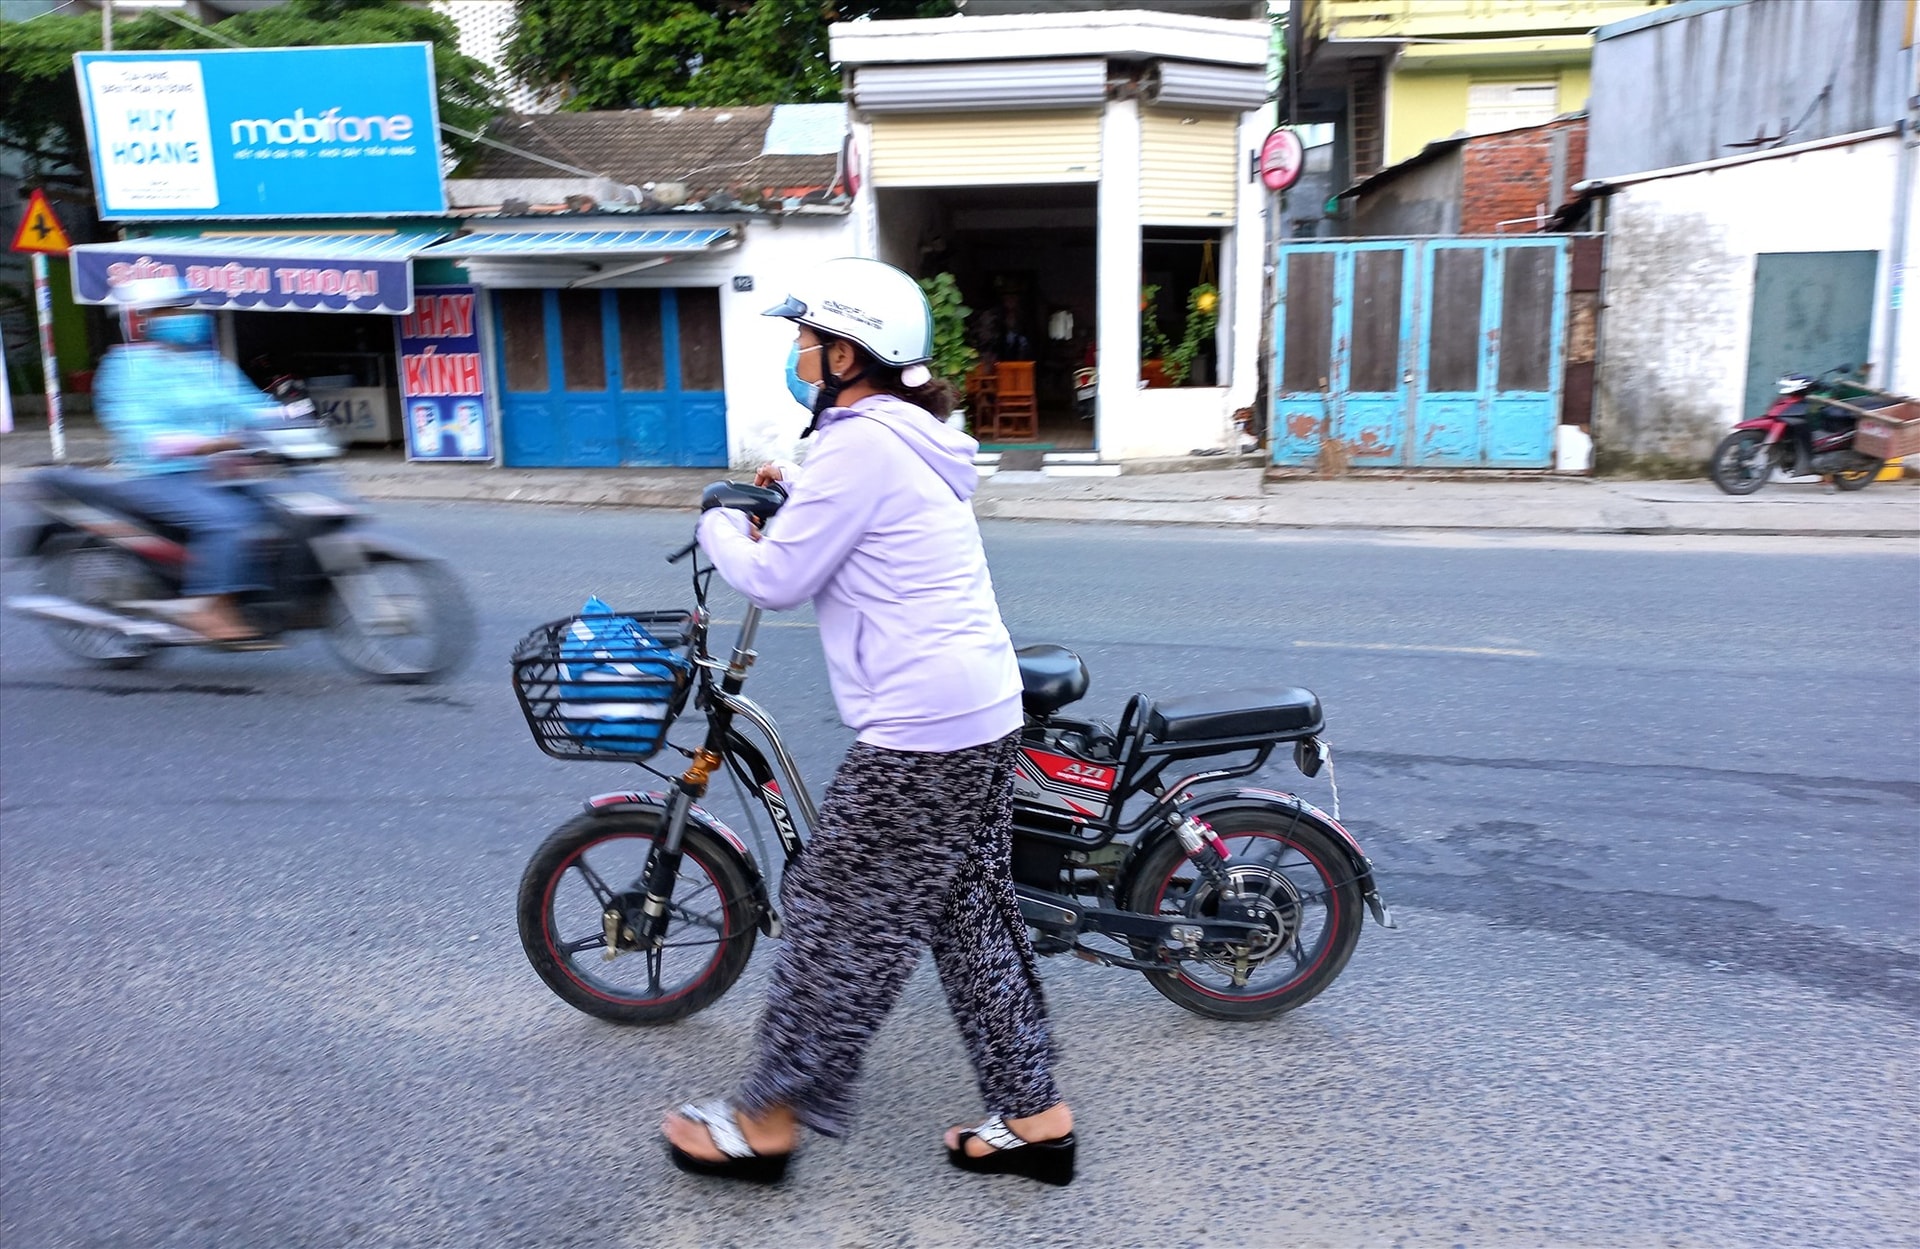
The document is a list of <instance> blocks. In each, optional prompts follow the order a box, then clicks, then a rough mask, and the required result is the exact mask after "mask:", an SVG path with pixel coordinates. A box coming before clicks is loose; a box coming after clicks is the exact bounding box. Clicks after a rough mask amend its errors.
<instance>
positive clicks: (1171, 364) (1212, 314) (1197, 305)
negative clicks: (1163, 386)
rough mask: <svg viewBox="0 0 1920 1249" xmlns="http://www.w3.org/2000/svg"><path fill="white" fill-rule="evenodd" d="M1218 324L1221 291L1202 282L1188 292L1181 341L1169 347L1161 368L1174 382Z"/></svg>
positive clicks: (1190, 366) (1183, 376)
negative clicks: (1184, 326)
mask: <svg viewBox="0 0 1920 1249" xmlns="http://www.w3.org/2000/svg"><path fill="white" fill-rule="evenodd" d="M1219 324H1220V292H1219V291H1218V290H1217V289H1215V287H1214V286H1213V284H1212V283H1210V282H1202V283H1200V284H1199V285H1198V286H1196V287H1194V288H1193V289H1192V290H1190V291H1188V292H1187V326H1186V329H1185V330H1184V331H1183V332H1182V333H1181V335H1180V345H1179V346H1177V347H1175V348H1174V349H1173V350H1171V351H1169V352H1168V353H1167V355H1166V359H1165V362H1164V363H1163V364H1162V365H1161V368H1162V369H1163V370H1164V371H1165V373H1166V375H1167V380H1168V381H1169V382H1170V383H1172V384H1173V385H1175V386H1179V385H1182V384H1184V383H1185V382H1186V380H1187V377H1188V376H1189V375H1190V374H1191V373H1192V372H1193V362H1194V361H1195V360H1197V359H1199V358H1200V353H1201V352H1203V351H1207V350H1209V349H1210V348H1211V347H1212V344H1213V335H1214V331H1215V329H1217V328H1218V327H1219Z"/></svg>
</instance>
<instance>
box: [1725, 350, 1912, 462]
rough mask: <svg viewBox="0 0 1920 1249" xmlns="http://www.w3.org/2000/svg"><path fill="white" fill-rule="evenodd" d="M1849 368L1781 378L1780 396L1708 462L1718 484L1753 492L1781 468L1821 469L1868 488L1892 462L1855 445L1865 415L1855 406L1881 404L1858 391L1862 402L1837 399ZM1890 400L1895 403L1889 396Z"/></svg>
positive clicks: (1743, 425) (1730, 436)
mask: <svg viewBox="0 0 1920 1249" xmlns="http://www.w3.org/2000/svg"><path fill="white" fill-rule="evenodd" d="M1848 371H1849V370H1848V369H1847V367H1846V366H1844V365H1843V366H1841V367H1840V368H1838V369H1834V370H1832V371H1830V372H1828V373H1826V374H1825V375H1823V376H1822V377H1818V378H1815V377H1809V376H1807V375H1806V374H1804V373H1789V374H1788V375H1787V376H1785V377H1783V378H1781V379H1780V380H1779V382H1778V383H1777V386H1776V390H1777V398H1775V399H1774V401H1773V403H1772V404H1771V405H1770V406H1769V407H1768V408H1767V410H1766V411H1765V412H1763V413H1761V414H1760V415H1759V416H1756V417H1754V418H1753V419H1752V420H1748V421H1742V422H1740V423H1739V424H1738V425H1735V426H1734V427H1733V432H1732V433H1730V434H1728V435H1727V436H1726V437H1725V438H1723V439H1721V440H1720V445H1719V446H1718V447H1715V448H1714V451H1713V460H1712V462H1711V463H1710V464H1709V465H1708V472H1709V475H1710V476H1712V478H1713V484H1714V485H1716V486H1718V487H1720V489H1721V490H1723V491H1725V492H1726V493H1728V494H1752V493H1753V492H1754V491H1756V490H1758V489H1760V487H1762V486H1764V485H1766V484H1767V481H1768V480H1769V479H1770V478H1771V477H1772V476H1773V474H1774V471H1775V470H1776V469H1777V470H1779V471H1780V472H1782V473H1786V474H1789V475H1791V476H1796V477H1800V476H1806V475H1808V474H1813V473H1819V474H1823V475H1826V476H1830V477H1831V478H1832V479H1833V485H1834V488H1835V489H1837V490H1865V489H1866V488H1867V487H1868V486H1870V485H1872V484H1873V480H1874V478H1875V477H1877V476H1879V474H1880V470H1881V469H1882V468H1883V467H1885V465H1886V461H1885V460H1883V459H1878V458H1875V457H1873V456H1870V455H1863V454H1861V453H1860V452H1859V451H1857V450H1855V448H1854V434H1855V433H1856V432H1857V430H1858V428H1859V417H1858V416H1857V415H1855V413H1854V412H1852V411H1851V410H1849V407H1850V406H1860V407H1875V406H1880V405H1879V401H1878V400H1877V399H1876V398H1875V397H1873V396H1872V395H1871V394H1863V395H1859V396H1857V398H1858V404H1857V405H1847V404H1845V403H1844V401H1837V400H1838V396H1836V395H1833V394H1829V393H1828V392H1829V391H1832V390H1837V389H1840V388H1842V387H1845V388H1847V389H1848V390H1849V391H1855V390H1858V389H1860V388H1857V387H1847V386H1846V383H1845V382H1844V381H1842V380H1840V379H1841V378H1842V377H1843V375H1844V374H1846V373H1847V372H1848ZM1886 401H1887V402H1888V403H1891V402H1894V401H1895V399H1894V397H1893V396H1887V397H1886Z"/></svg>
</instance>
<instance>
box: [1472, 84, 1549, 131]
mask: <svg viewBox="0 0 1920 1249" xmlns="http://www.w3.org/2000/svg"><path fill="white" fill-rule="evenodd" d="M1559 115H1560V84H1558V83H1555V82H1476V83H1474V84H1473V85H1471V86H1469V87H1468V88H1467V133H1468V134H1490V133H1492V132H1493V131H1495V130H1512V129H1513V128H1514V127H1516V126H1537V125H1539V124H1540V123H1541V122H1543V121H1552V120H1553V119H1554V118H1555V117H1558V116H1559Z"/></svg>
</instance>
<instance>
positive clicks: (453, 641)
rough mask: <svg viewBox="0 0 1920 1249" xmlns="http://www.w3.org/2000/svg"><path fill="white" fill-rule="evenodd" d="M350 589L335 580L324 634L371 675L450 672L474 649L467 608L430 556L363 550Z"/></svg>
mask: <svg viewBox="0 0 1920 1249" xmlns="http://www.w3.org/2000/svg"><path fill="white" fill-rule="evenodd" d="M345 575H347V576H353V577H359V578H362V580H361V581H360V582H358V584H357V585H356V586H355V587H354V590H353V591H351V592H350V591H347V590H345V589H343V588H342V587H340V586H339V585H337V584H336V586H335V587H334V591H333V606H332V619H331V620H330V621H329V623H328V625H327V641H328V643H329V644H330V645H331V646H332V647H333V653H334V654H336V655H338V656H339V657H340V658H341V660H342V661H343V662H345V663H346V664H347V665H348V666H349V667H352V668H355V669H358V670H359V671H360V672H363V673H365V674H366V675H367V676H370V677H372V678H373V679H374V680H376V681H389V682H393V683H396V684H410V683H413V682H418V681H437V680H440V679H441V678H443V677H446V676H449V675H451V674H452V673H453V672H454V671H455V670H456V669H458V668H459V667H460V665H461V664H463V663H465V662H466V661H467V657H468V655H469V654H471V653H472V650H473V630H474V623H473V608H472V607H471V606H470V605H469V604H468V602H467V596H466V594H465V592H464V591H462V590H461V588H460V582H459V581H458V580H457V579H456V578H455V577H454V575H453V574H452V573H451V572H449V571H448V570H447V568H446V566H445V565H443V564H441V563H440V562H439V561H437V560H420V559H409V558H406V557H404V556H398V555H388V554H384V553H382V552H379V551H375V552H372V553H370V554H369V556H368V559H367V565H366V567H365V568H364V569H363V570H361V571H360V572H356V573H349V574H345Z"/></svg>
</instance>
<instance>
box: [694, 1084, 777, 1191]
mask: <svg viewBox="0 0 1920 1249" xmlns="http://www.w3.org/2000/svg"><path fill="white" fill-rule="evenodd" d="M674 1113H675V1114H678V1115H679V1116H680V1117H681V1118H682V1119H687V1120H690V1121H692V1122H694V1123H698V1124H701V1125H703V1126H704V1127H705V1128H706V1129H707V1135H708V1136H710V1137H712V1138H713V1147H714V1148H715V1149H718V1150H719V1151H720V1152H721V1153H722V1154H724V1155H725V1157H722V1158H696V1157H694V1156H693V1155H692V1154H690V1153H688V1152H687V1151H686V1150H684V1149H682V1148H680V1147H679V1146H678V1145H675V1144H674V1143H673V1142H672V1141H668V1142H667V1153H668V1154H669V1155H670V1156H671V1157H672V1158H673V1165H674V1166H676V1167H679V1168H680V1169H681V1170H682V1171H685V1172H686V1173H687V1174H689V1175H711V1176H716V1177H718V1178H720V1179H723V1180H745V1181H746V1182H747V1183H749V1184H777V1183H779V1182H780V1181H781V1180H782V1179H783V1178H785V1177H786V1174H787V1163H788V1162H789V1161H791V1160H792V1158H793V1151H792V1150H788V1151H787V1152H786V1153H784V1154H762V1153H755V1152H754V1148H753V1146H751V1145H749V1144H747V1136H746V1133H745V1132H743V1131H742V1130H741V1128H740V1112H739V1110H737V1109H736V1108H735V1107H734V1105H733V1103H732V1102H730V1101H728V1100H726V1099H725V1098H724V1097H722V1098H716V1099H715V1100H713V1101H710V1102H701V1103H700V1104H698V1105H695V1104H694V1103H692V1102H688V1103H687V1104H686V1105H684V1106H682V1107H680V1109H679V1110H677V1111H675V1112H674Z"/></svg>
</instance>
